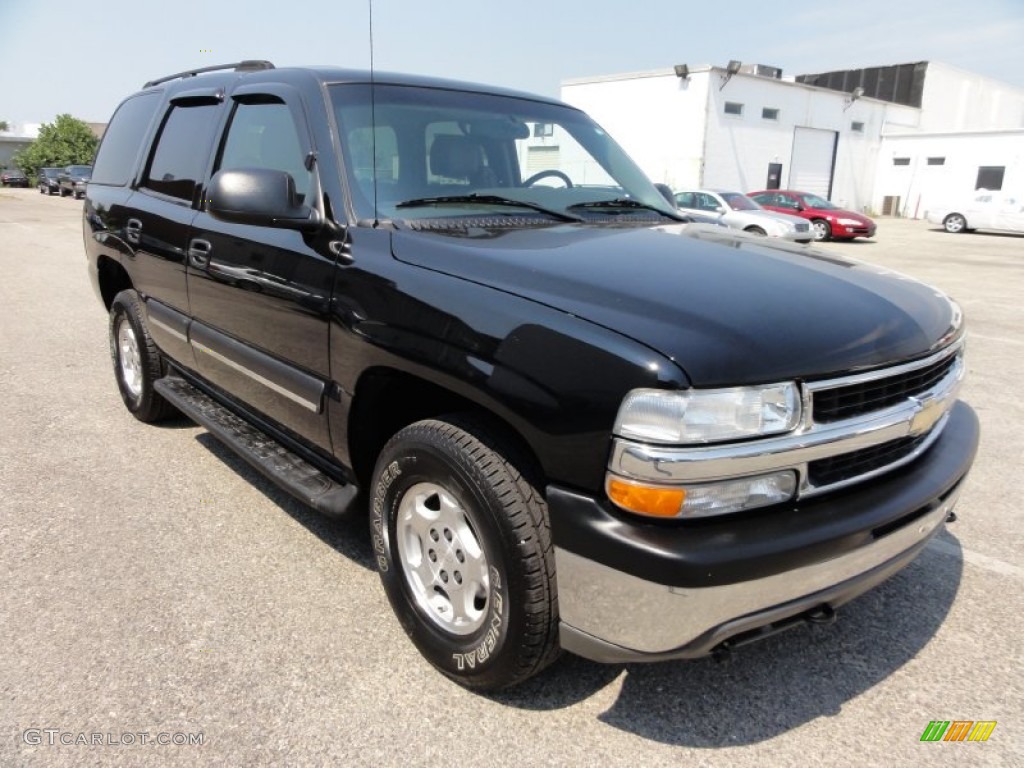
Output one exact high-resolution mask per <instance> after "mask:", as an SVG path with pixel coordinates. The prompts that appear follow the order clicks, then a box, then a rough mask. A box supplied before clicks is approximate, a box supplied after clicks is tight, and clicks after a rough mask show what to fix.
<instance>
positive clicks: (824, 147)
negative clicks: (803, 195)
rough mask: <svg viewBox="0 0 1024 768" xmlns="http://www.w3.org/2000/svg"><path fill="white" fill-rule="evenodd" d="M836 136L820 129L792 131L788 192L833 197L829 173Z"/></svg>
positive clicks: (834, 163) (833, 155)
mask: <svg viewBox="0 0 1024 768" xmlns="http://www.w3.org/2000/svg"><path fill="white" fill-rule="evenodd" d="M838 139H839V134H838V133H836V132H835V131H823V130H821V129H819V128H794V129H793V159H792V160H791V161H790V164H789V188H790V189H798V190H800V191H801V192H813V193H814V194H816V195H821V196H822V197H824V198H826V199H827V198H829V197H831V196H832V172H833V170H834V169H835V165H836V143H837V141H838Z"/></svg>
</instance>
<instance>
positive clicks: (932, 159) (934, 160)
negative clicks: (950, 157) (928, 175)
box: [928, 157, 946, 165]
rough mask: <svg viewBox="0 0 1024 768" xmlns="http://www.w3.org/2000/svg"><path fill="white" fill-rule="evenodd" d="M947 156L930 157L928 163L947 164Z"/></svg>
mask: <svg viewBox="0 0 1024 768" xmlns="http://www.w3.org/2000/svg"><path fill="white" fill-rule="evenodd" d="M945 164H946V158H944V157H929V158H928V165H945Z"/></svg>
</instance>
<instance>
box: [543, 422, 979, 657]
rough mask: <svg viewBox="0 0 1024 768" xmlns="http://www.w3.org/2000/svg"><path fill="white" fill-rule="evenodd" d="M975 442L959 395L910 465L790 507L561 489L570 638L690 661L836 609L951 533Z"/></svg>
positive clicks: (587, 651) (561, 587)
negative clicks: (713, 508) (670, 520)
mask: <svg viewBox="0 0 1024 768" xmlns="http://www.w3.org/2000/svg"><path fill="white" fill-rule="evenodd" d="M977 444H978V421H977V417H976V416H975V414H974V412H973V411H972V410H971V409H970V408H969V407H968V406H967V405H965V404H963V403H958V404H957V405H955V406H954V407H953V409H952V410H951V411H950V417H949V423H948V424H947V425H946V428H945V429H944V430H943V432H942V435H941V436H940V437H939V439H938V440H936V441H935V443H934V444H933V445H932V446H931V447H930V448H929V449H928V451H927V452H926V453H925V454H924V455H922V456H920V457H919V458H918V459H917V460H916V461H914V462H913V463H912V464H910V465H908V466H905V467H902V468H900V469H897V470H894V471H892V472H890V473H888V474H886V475H885V476H883V477H880V478H876V479H874V480H872V481H869V482H865V483H861V484H859V485H857V486H854V487H851V488H847V489H845V490H842V491H837V492H835V493H831V494H827V495H825V496H822V497H819V498H815V499H812V500H805V501H801V502H798V503H797V504H795V505H791V506H787V507H784V508H781V509H780V508H778V507H776V508H766V509H764V510H758V511H757V512H752V513H748V514H746V515H742V516H740V515H734V516H731V517H730V516H726V517H724V518H722V519H717V520H716V519H708V520H703V521H697V522H693V523H687V524H676V525H665V524H657V523H646V522H642V521H638V520H636V519H634V518H629V517H627V516H625V515H622V514H620V513H618V512H616V511H615V509H614V507H612V506H611V505H610V504H609V503H606V502H603V501H598V500H595V499H592V498H588V497H585V496H581V495H578V494H574V493H571V492H569V491H565V490H562V489H558V488H555V487H550V488H549V489H548V504H549V507H550V510H551V523H552V531H553V534H554V540H555V545H556V564H557V573H558V592H559V610H560V613H561V641H562V646H563V647H564V648H565V649H566V650H569V651H572V652H574V653H577V654H579V655H581V656H584V657H587V658H591V659H594V660H596V661H605V662H620V661H643V660H646V661H655V660H661V659H668V658H690V657H696V656H702V655H705V654H707V653H709V652H711V651H712V650H714V649H715V648H716V647H719V646H722V645H723V644H726V645H727V644H728V643H729V642H730V641H731V640H742V639H746V638H748V637H751V636H756V635H758V634H765V633H767V631H771V630H772V629H775V628H783V627H784V626H786V625H787V624H789V623H792V622H794V621H798V620H800V619H801V618H803V617H808V616H820V615H823V614H827V613H829V612H831V610H832V609H834V608H835V607H837V606H838V605H841V604H842V603H845V602H846V601H848V600H850V599H852V598H854V597H856V596H857V595H859V594H861V593H863V592H864V591H866V590H868V589H870V588H871V587H873V586H875V585H876V584H878V583H879V582H881V581H882V580H884V579H886V578H888V577H889V576H890V575H892V574H893V573H895V572H896V571H897V570H899V569H900V568H902V567H903V566H905V565H906V564H908V563H909V562H910V561H911V560H913V558H914V557H915V556H916V555H917V554H918V553H919V552H920V551H921V549H922V548H923V547H924V546H925V544H926V543H927V541H928V540H929V539H930V538H931V537H932V536H934V535H935V534H936V533H937V532H938V531H939V530H941V529H942V526H943V521H944V520H945V518H946V516H947V515H948V514H949V512H950V511H951V510H952V508H953V506H954V504H955V503H956V500H957V495H958V493H959V489H960V483H961V481H962V480H963V478H964V477H965V475H966V474H967V472H968V470H969V469H970V466H971V463H972V462H973V459H974V454H975V451H976V450H977ZM762 628H764V629H766V632H759V630H761V629H762Z"/></svg>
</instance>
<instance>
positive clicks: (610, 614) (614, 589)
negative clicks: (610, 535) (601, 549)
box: [555, 489, 959, 656]
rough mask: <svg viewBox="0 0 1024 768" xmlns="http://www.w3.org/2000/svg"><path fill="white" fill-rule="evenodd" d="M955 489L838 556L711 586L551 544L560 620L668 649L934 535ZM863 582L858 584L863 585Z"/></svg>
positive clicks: (638, 646) (633, 644) (636, 648)
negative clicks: (669, 580) (629, 569)
mask: <svg viewBox="0 0 1024 768" xmlns="http://www.w3.org/2000/svg"><path fill="white" fill-rule="evenodd" d="M958 495H959V489H957V490H956V491H954V492H953V493H951V494H950V495H949V496H948V497H946V499H944V500H943V501H942V503H940V504H939V505H938V506H936V508H935V509H934V510H932V511H930V512H928V513H927V514H925V515H923V516H922V517H919V518H917V519H916V520H914V521H913V522H911V523H909V524H907V525H905V526H904V527H903V528H900V529H897V530H896V531H893V532H892V533H890V534H888V535H887V536H885V537H883V538H881V539H877V540H876V541H874V542H872V543H871V544H868V545H866V546H864V547H861V548H860V549H857V550H854V551H853V552H849V553H847V554H845V555H841V556H839V557H836V558H833V559H831V560H826V561H823V562H820V563H814V564H812V565H807V566H804V567H802V568H795V569H793V570H790V571H783V572H782V573H777V574H774V575H772V576H766V577H764V578H761V579H755V580H751V581H744V582H739V583H736V584H726V585H723V586H717V587H702V588H700V587H699V588H693V589H685V588H680V587H667V586H664V585H662V584H657V583H654V582H650V581H645V580H644V579H640V578H637V577H636V576H631V575H629V574H626V573H623V572H622V571H618V570H615V569H613V568H609V567H608V566H605V565H601V564H600V563H597V562H594V561H593V560H589V559H587V558H584V557H580V556H579V555H576V554H573V553H572V552H569V551H568V550H565V549H562V548H561V547H556V548H555V563H556V567H557V573H558V602H559V611H560V613H561V620H562V623H563V624H564V625H567V627H568V628H569V629H570V631H572V632H577V633H579V632H582V633H585V634H586V635H589V636H591V637H593V638H597V639H598V640H600V641H603V642H604V643H611V644H613V645H616V646H619V647H620V648H621V649H624V652H625V653H630V652H635V653H636V654H637V655H638V656H641V655H643V654H659V653H668V652H671V651H674V650H678V649H681V648H683V647H684V646H686V645H687V644H688V643H692V642H693V641H695V640H697V639H698V638H700V637H701V636H703V635H705V634H707V633H708V632H711V631H712V630H715V629H716V628H718V627H721V626H722V625H724V624H726V623H729V622H731V621H733V620H735V619H739V618H741V617H744V616H748V615H750V614H756V613H759V612H764V611H768V610H770V609H772V608H774V607H776V606H780V605H782V604H784V603H787V602H790V601H797V600H799V599H800V598H802V597H805V596H808V595H812V594H814V593H815V592H820V591H823V590H826V589H828V588H829V587H832V586H835V585H837V584H840V583H842V582H844V581H847V580H850V579H854V578H856V577H857V576H859V575H861V574H864V573H867V572H868V571H871V570H872V569H874V568H877V567H878V566H880V565H883V564H885V563H887V562H888V561H890V560H893V559H894V558H897V557H899V555H901V554H902V553H905V552H907V551H908V550H911V549H913V548H914V547H915V546H917V545H919V544H920V543H921V542H923V541H924V540H926V539H928V538H929V537H931V536H932V535H934V534H935V533H937V532H938V531H939V530H940V528H941V527H942V526H943V523H944V522H945V520H946V517H947V516H948V515H949V512H950V510H952V509H953V506H954V505H955V504H956V501H957V497H958ZM869 587H870V585H868V586H866V587H865V589H867V588H869Z"/></svg>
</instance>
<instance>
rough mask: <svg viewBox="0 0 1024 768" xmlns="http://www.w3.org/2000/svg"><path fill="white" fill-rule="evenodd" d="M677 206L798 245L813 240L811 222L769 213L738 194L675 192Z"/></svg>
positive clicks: (717, 191)
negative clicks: (792, 241) (794, 242)
mask: <svg viewBox="0 0 1024 768" xmlns="http://www.w3.org/2000/svg"><path fill="white" fill-rule="evenodd" d="M675 200H676V207H677V208H679V209H680V210H683V211H686V212H695V213H700V214H704V215H709V214H710V215H712V216H716V215H717V216H718V217H719V219H720V220H721V223H722V224H725V225H726V226H727V227H732V228H733V229H742V230H743V231H744V232H750V233H751V234H754V235H767V236H768V237H781V238H783V239H785V240H794V241H796V242H798V243H809V242H811V240H812V239H813V238H814V233H813V232H812V231H811V223H810V222H809V221H808V220H807V219H803V218H801V217H799V216H790V215H789V214H787V213H776V212H775V211H767V210H765V209H764V208H762V207H761V206H760V205H758V203H756V202H755V201H753V200H751V199H750V198H749V197H747V196H746V195H744V194H741V193H739V192H723V191H719V190H712V189H695V190H685V191H683V192H676V193H675Z"/></svg>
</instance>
